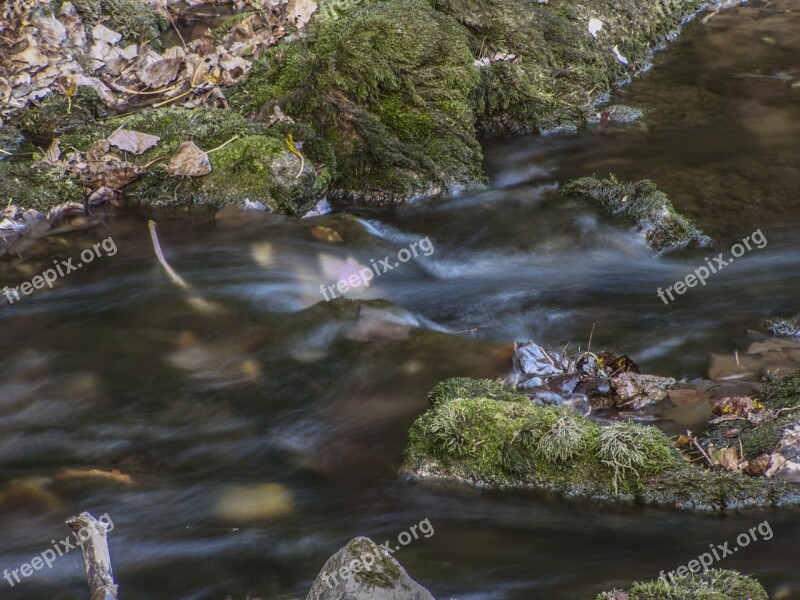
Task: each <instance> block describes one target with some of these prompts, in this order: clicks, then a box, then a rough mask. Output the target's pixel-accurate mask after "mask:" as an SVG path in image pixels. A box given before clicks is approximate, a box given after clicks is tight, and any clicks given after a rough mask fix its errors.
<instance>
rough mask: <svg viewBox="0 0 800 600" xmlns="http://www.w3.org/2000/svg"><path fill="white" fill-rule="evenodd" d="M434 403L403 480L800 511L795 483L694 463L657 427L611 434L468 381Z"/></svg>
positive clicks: (409, 452) (418, 425) (448, 388)
mask: <svg viewBox="0 0 800 600" xmlns="http://www.w3.org/2000/svg"><path fill="white" fill-rule="evenodd" d="M487 394H491V395H492V396H494V397H487ZM431 401H432V406H431V408H430V409H429V410H428V411H427V412H425V413H424V414H422V415H421V416H420V417H419V418H418V419H417V420H416V422H415V423H414V425H413V426H412V428H411V431H410V432H409V441H408V446H407V449H406V463H405V466H404V469H403V470H404V472H405V473H406V474H407V475H408V476H410V477H412V478H415V479H420V480H447V481H455V482H461V483H465V484H470V485H478V486H486V487H492V488H517V489H525V488H535V489H541V490H549V491H553V492H555V493H557V494H559V495H562V496H566V497H576V496H577V497H586V498H593V499H598V500H605V501H614V502H616V503H644V504H654V505H666V506H672V507H677V508H684V509H694V510H704V511H720V510H732V509H738V508H744V507H750V506H773V505H781V504H792V505H794V504H799V503H800V487H798V486H795V485H792V484H790V483H787V482H783V481H778V480H776V479H774V478H763V477H762V478H751V477H747V476H745V475H742V474H740V473H727V472H717V471H712V470H709V469H707V468H704V467H702V466H697V465H695V464H692V463H689V462H687V461H686V460H685V459H684V458H683V457H682V456H681V455H680V453H679V452H678V451H677V450H676V449H675V448H674V447H673V444H672V442H671V441H670V440H669V438H667V437H666V436H665V435H664V433H662V432H661V431H660V430H658V429H657V428H655V427H652V426H644V425H638V424H634V423H630V422H618V423H614V424H612V425H603V424H600V423H597V422H595V421H591V420H589V419H587V418H585V417H583V416H581V415H579V414H575V413H574V412H571V411H569V410H566V409H564V408H563V407H553V406H540V405H537V404H535V403H533V402H529V403H525V402H521V401H519V398H518V397H516V396H514V395H511V396H510V397H508V396H507V394H506V393H505V392H503V391H502V390H497V389H496V388H495V387H493V386H491V385H488V384H487V383H485V382H473V383H472V384H469V383H467V382H466V381H465V380H463V379H459V380H450V381H447V382H443V383H442V384H439V386H437V387H436V388H434V391H432V392H431Z"/></svg>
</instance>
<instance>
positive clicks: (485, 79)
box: [434, 0, 703, 131]
mask: <svg viewBox="0 0 800 600" xmlns="http://www.w3.org/2000/svg"><path fill="white" fill-rule="evenodd" d="M702 4H703V2H701V1H698V0H691V1H689V2H684V3H681V4H680V6H678V5H675V7H674V8H673V9H672V10H671V11H668V10H664V6H665V4H664V3H663V2H659V1H641V0H594V1H592V2H591V3H587V2H583V1H574V0H573V1H561V2H549V3H541V2H539V1H538V0H496V1H494V2H484V1H481V0H434V5H435V6H436V8H437V9H438V10H441V11H442V12H445V13H447V14H449V15H452V16H453V17H455V18H457V19H458V20H459V21H460V22H461V23H462V24H464V26H465V27H467V29H468V30H469V32H470V47H471V49H472V51H473V54H474V56H475V58H476V59H478V60H480V59H482V58H489V59H490V60H491V59H492V58H493V57H494V56H495V55H496V54H500V55H501V56H503V55H513V56H515V57H516V58H515V59H513V60H498V61H494V62H490V64H489V65H487V66H486V67H484V68H482V69H481V84H480V86H479V89H478V92H477V94H476V96H475V108H476V113H477V116H478V120H479V122H480V123H481V125H482V126H483V127H484V128H486V129H489V130H498V129H501V130H521V131H532V130H538V131H542V130H548V129H553V128H556V127H560V126H564V125H574V124H581V123H582V122H583V121H584V119H585V118H586V117H587V116H588V115H589V114H590V113H591V112H592V104H593V98H600V97H602V96H603V95H604V94H606V93H607V92H609V91H610V90H611V89H612V88H613V87H614V86H615V85H617V84H618V83H619V82H621V81H624V80H626V79H627V78H628V77H629V76H630V74H631V73H632V69H631V67H628V66H625V65H623V64H621V63H620V62H619V61H618V60H617V58H616V57H615V56H614V53H613V51H612V48H613V47H614V46H618V47H619V50H620V51H621V53H622V54H623V55H624V56H626V57H627V59H628V60H629V62H630V63H631V66H632V67H633V68H637V67H642V66H644V65H645V64H646V61H647V58H648V55H649V53H650V52H652V50H653V49H654V48H655V47H656V46H657V45H658V44H659V43H660V42H661V41H663V40H664V39H665V38H666V37H667V36H668V35H669V33H670V32H671V31H673V30H675V29H677V28H678V27H679V25H680V23H681V21H682V20H683V19H685V18H686V17H687V16H689V15H690V14H691V13H692V12H693V11H696V10H698V9H699V8H700V7H701V6H702ZM591 18H599V19H600V20H601V21H602V22H603V30H602V31H601V32H600V33H599V34H598V36H597V38H593V37H592V36H591V34H590V33H589V31H588V23H589V19H591Z"/></svg>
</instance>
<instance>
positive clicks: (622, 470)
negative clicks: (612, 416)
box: [597, 422, 675, 491]
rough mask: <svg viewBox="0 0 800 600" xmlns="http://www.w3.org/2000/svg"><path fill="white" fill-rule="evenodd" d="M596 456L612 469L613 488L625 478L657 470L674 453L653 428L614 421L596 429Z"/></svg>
mask: <svg viewBox="0 0 800 600" xmlns="http://www.w3.org/2000/svg"><path fill="white" fill-rule="evenodd" d="M597 456H598V458H599V459H600V462H602V463H603V464H604V465H606V466H608V467H610V468H611V469H612V470H613V471H614V478H613V484H614V491H617V488H618V487H619V485H620V484H621V483H622V482H624V481H625V479H626V478H628V477H635V478H636V479H637V480H638V479H641V478H642V477H643V476H646V475H650V474H653V473H657V472H658V471H660V470H662V469H663V465H665V464H669V463H670V461H671V460H672V459H673V458H674V456H675V449H674V447H673V446H672V444H671V443H670V442H669V440H668V439H667V438H666V436H665V435H664V434H663V433H662V432H661V431H660V430H658V429H656V428H655V427H651V426H647V425H637V424H636V423H631V422H627V423H614V424H612V425H609V426H608V427H604V428H603V429H602V431H601V432H600V446H599V448H598V449H597Z"/></svg>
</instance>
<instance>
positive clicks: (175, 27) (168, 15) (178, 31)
mask: <svg viewBox="0 0 800 600" xmlns="http://www.w3.org/2000/svg"><path fill="white" fill-rule="evenodd" d="M164 12H165V13H166V15H167V19H168V20H169V22H170V25H172V28H173V29H174V30H175V33H177V34H178V37H179V38H181V44H183V49H184V50H186V42H185V41H184V39H183V36H182V35H181V32H180V30H179V29H178V26H177V25H175V21H173V20H172V15H170V14H169V8H167V7H166V6H165V7H164Z"/></svg>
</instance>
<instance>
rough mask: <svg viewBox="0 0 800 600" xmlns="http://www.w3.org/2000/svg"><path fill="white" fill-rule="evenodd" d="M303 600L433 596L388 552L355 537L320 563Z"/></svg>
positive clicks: (424, 598)
mask: <svg viewBox="0 0 800 600" xmlns="http://www.w3.org/2000/svg"><path fill="white" fill-rule="evenodd" d="M306 600H434V599H433V596H432V595H431V593H430V592H429V591H428V590H426V589H425V588H424V587H422V586H421V585H420V584H419V583H417V582H416V581H414V580H413V579H411V577H410V576H409V575H408V573H406V570H405V569H404V568H403V567H402V565H400V563H399V562H397V561H396V560H395V559H394V558H392V556H391V555H390V554H388V553H387V552H386V551H384V550H383V549H382V548H381V547H380V546H378V545H377V544H376V543H375V542H373V541H372V540H371V539H369V538H366V537H357V538H354V539H352V540H350V541H349V542H348V543H347V545H346V546H345V547H344V548H342V549H341V550H339V551H338V552H337V553H336V554H334V555H333V556H331V557H330V558H329V559H328V560H327V561H326V562H325V566H323V567H322V571H320V573H319V575H317V578H316V579H315V580H314V584H313V585H312V586H311V590H310V591H309V593H308V597H307V598H306Z"/></svg>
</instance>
